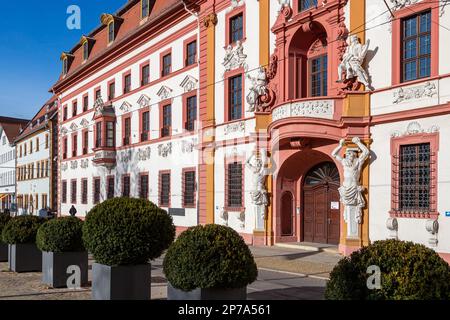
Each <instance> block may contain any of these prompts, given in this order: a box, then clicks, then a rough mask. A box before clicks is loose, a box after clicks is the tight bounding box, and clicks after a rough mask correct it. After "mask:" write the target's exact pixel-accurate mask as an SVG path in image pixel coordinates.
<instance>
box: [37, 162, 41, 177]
mask: <svg viewBox="0 0 450 320" xmlns="http://www.w3.org/2000/svg"><path fill="white" fill-rule="evenodd" d="M36 171H37V172H36V173H37V178H38V179H39V178H40V177H41V164H40V163H39V162H38V163H37V164H36Z"/></svg>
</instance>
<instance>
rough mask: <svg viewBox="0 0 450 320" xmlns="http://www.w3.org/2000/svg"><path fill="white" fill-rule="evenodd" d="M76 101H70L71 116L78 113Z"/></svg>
mask: <svg viewBox="0 0 450 320" xmlns="http://www.w3.org/2000/svg"><path fill="white" fill-rule="evenodd" d="M77 109H78V103H77V102H76V101H74V102H73V103H72V117H75V116H76V115H77V113H78V110H77Z"/></svg>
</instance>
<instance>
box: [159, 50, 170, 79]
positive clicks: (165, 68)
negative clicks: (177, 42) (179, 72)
mask: <svg viewBox="0 0 450 320" xmlns="http://www.w3.org/2000/svg"><path fill="white" fill-rule="evenodd" d="M162 60H163V61H162V62H163V63H162V74H161V75H162V76H163V77H165V76H167V75H169V74H170V72H171V71H172V54H170V53H169V54H166V55H165V56H164V57H163V59H162Z"/></svg>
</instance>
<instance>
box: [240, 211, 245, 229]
mask: <svg viewBox="0 0 450 320" xmlns="http://www.w3.org/2000/svg"><path fill="white" fill-rule="evenodd" d="M238 219H239V221H240V222H241V225H240V227H241V229H245V211H241V212H240V213H239V215H238Z"/></svg>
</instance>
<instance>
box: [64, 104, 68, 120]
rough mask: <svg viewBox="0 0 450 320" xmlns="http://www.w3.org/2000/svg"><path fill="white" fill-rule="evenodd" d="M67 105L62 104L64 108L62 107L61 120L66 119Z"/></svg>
mask: <svg viewBox="0 0 450 320" xmlns="http://www.w3.org/2000/svg"><path fill="white" fill-rule="evenodd" d="M67 114H68V113H67V106H64V108H63V121H66V120H67Z"/></svg>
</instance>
